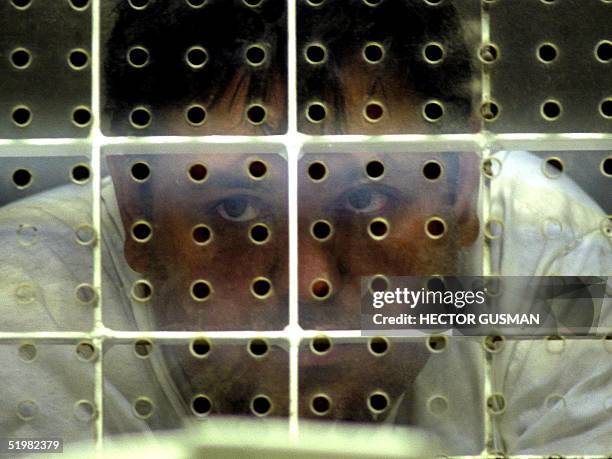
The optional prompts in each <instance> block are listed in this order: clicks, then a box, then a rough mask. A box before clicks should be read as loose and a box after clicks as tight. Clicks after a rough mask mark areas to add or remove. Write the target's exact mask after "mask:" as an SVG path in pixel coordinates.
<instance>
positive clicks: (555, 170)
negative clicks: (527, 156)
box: [542, 156, 564, 178]
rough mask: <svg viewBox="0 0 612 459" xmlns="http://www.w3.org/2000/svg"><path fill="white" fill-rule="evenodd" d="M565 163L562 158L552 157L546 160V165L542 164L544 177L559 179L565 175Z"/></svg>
mask: <svg viewBox="0 0 612 459" xmlns="http://www.w3.org/2000/svg"><path fill="white" fill-rule="evenodd" d="M563 169H564V166H563V161H561V159H560V158H557V157H555V156H551V157H550V158H546V160H545V161H544V163H543V164H542V170H543V172H544V175H546V177H548V178H557V177H559V176H560V175H561V174H562V173H563Z"/></svg>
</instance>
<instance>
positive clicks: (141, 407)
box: [132, 397, 155, 419]
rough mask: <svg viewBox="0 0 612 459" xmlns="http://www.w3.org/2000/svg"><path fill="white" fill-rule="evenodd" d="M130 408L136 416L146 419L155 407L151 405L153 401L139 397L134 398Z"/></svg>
mask: <svg viewBox="0 0 612 459" xmlns="http://www.w3.org/2000/svg"><path fill="white" fill-rule="evenodd" d="M132 410H133V412H134V415H135V416H136V417H137V418H140V419H147V418H149V417H151V415H152V414H153V411H155V407H154V406H153V402H152V401H151V400H149V399H148V398H147V397H139V398H137V399H136V400H134V403H133V404H132Z"/></svg>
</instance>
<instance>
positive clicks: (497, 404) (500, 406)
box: [487, 394, 506, 415]
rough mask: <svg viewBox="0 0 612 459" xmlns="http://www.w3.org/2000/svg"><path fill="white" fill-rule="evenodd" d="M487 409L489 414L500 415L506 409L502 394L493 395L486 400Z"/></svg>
mask: <svg viewBox="0 0 612 459" xmlns="http://www.w3.org/2000/svg"><path fill="white" fill-rule="evenodd" d="M487 409H488V410H489V412H490V413H491V414H495V415H498V414H502V413H503V412H504V410H505V409H506V399H505V398H504V396H503V395H502V394H493V395H490V396H489V397H488V398H487Z"/></svg>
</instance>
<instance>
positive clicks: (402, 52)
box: [298, 0, 479, 130]
mask: <svg viewBox="0 0 612 459" xmlns="http://www.w3.org/2000/svg"><path fill="white" fill-rule="evenodd" d="M299 2H300V3H299V9H298V49H299V53H300V54H301V53H302V50H303V49H304V47H305V46H307V44H308V43H311V42H320V43H321V44H323V45H324V46H325V47H326V48H327V51H328V54H329V56H328V59H329V65H309V64H308V63H307V62H306V61H305V59H303V58H302V56H301V55H299V56H298V62H300V67H299V83H298V85H299V91H298V92H299V100H298V103H299V105H300V107H303V106H305V105H306V104H307V103H308V102H309V101H310V100H312V98H313V97H320V98H321V99H322V100H323V101H324V102H326V103H327V104H329V106H330V107H332V109H333V110H334V111H335V113H336V116H337V118H338V123H339V125H340V127H341V126H342V123H343V122H345V121H346V119H345V113H344V109H345V97H344V94H345V91H344V90H343V88H342V86H341V81H340V78H339V74H338V70H340V69H342V68H343V67H344V66H345V65H346V63H347V62H350V61H351V60H352V61H355V62H356V61H358V60H359V59H361V50H362V47H363V45H364V44H365V43H367V42H370V41H372V42H378V43H381V44H383V45H384V48H385V56H386V57H385V61H384V62H381V65H380V66H378V67H376V68H372V70H371V73H369V75H375V76H374V78H375V81H374V85H373V87H376V86H378V87H379V88H382V90H383V91H384V88H385V84H387V83H388V82H389V81H390V80H396V81H398V82H406V83H409V84H410V85H411V86H412V87H413V88H414V90H415V91H416V93H417V94H418V95H420V96H422V97H423V99H426V98H435V99H439V100H441V101H442V102H444V104H445V105H449V106H452V109H453V111H454V114H455V116H456V117H460V118H462V119H463V118H464V119H465V120H467V118H468V117H469V115H470V113H471V110H472V100H473V89H472V88H470V84H469V83H470V82H471V79H472V75H473V69H472V58H471V56H470V51H469V50H468V45H467V44H466V37H465V31H464V30H463V29H462V21H461V20H460V17H459V12H458V11H457V9H456V7H455V6H454V5H453V4H452V2H450V1H448V0H441V1H439V2H437V3H434V2H431V4H430V3H427V2H426V1H425V0H378V1H374V0H370V3H371V4H375V6H371V5H368V4H367V3H366V1H365V0H324V1H323V2H316V3H318V4H317V5H313V3H315V2H312V3H311V2H309V0H299ZM474 4H476V2H474ZM477 6H478V5H476V7H477ZM478 14H479V11H478V8H476V10H475V11H474V12H473V13H472V11H471V10H470V11H469V12H468V16H469V15H473V16H474V17H473V19H474V20H476V19H477V18H478ZM429 42H439V43H441V44H442V45H443V46H444V49H445V56H444V60H443V62H442V63H441V64H439V65H431V64H429V63H428V62H427V61H426V60H425V59H424V58H423V56H422V49H423V47H424V46H425V45H426V44H427V43H429ZM365 72H366V71H365V70H364V73H365ZM368 72H370V71H368ZM356 73H359V74H355V75H351V76H350V78H353V77H354V78H358V77H359V76H360V75H361V72H359V71H357V72H356ZM364 96H365V94H364ZM340 130H341V129H340Z"/></svg>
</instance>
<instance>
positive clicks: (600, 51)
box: [595, 40, 612, 63]
mask: <svg viewBox="0 0 612 459" xmlns="http://www.w3.org/2000/svg"><path fill="white" fill-rule="evenodd" d="M595 55H596V56H597V59H598V60H599V61H600V62H604V63H608V62H610V61H612V42H611V41H608V40H604V41H600V42H599V43H598V44H597V47H596V48H595Z"/></svg>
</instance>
